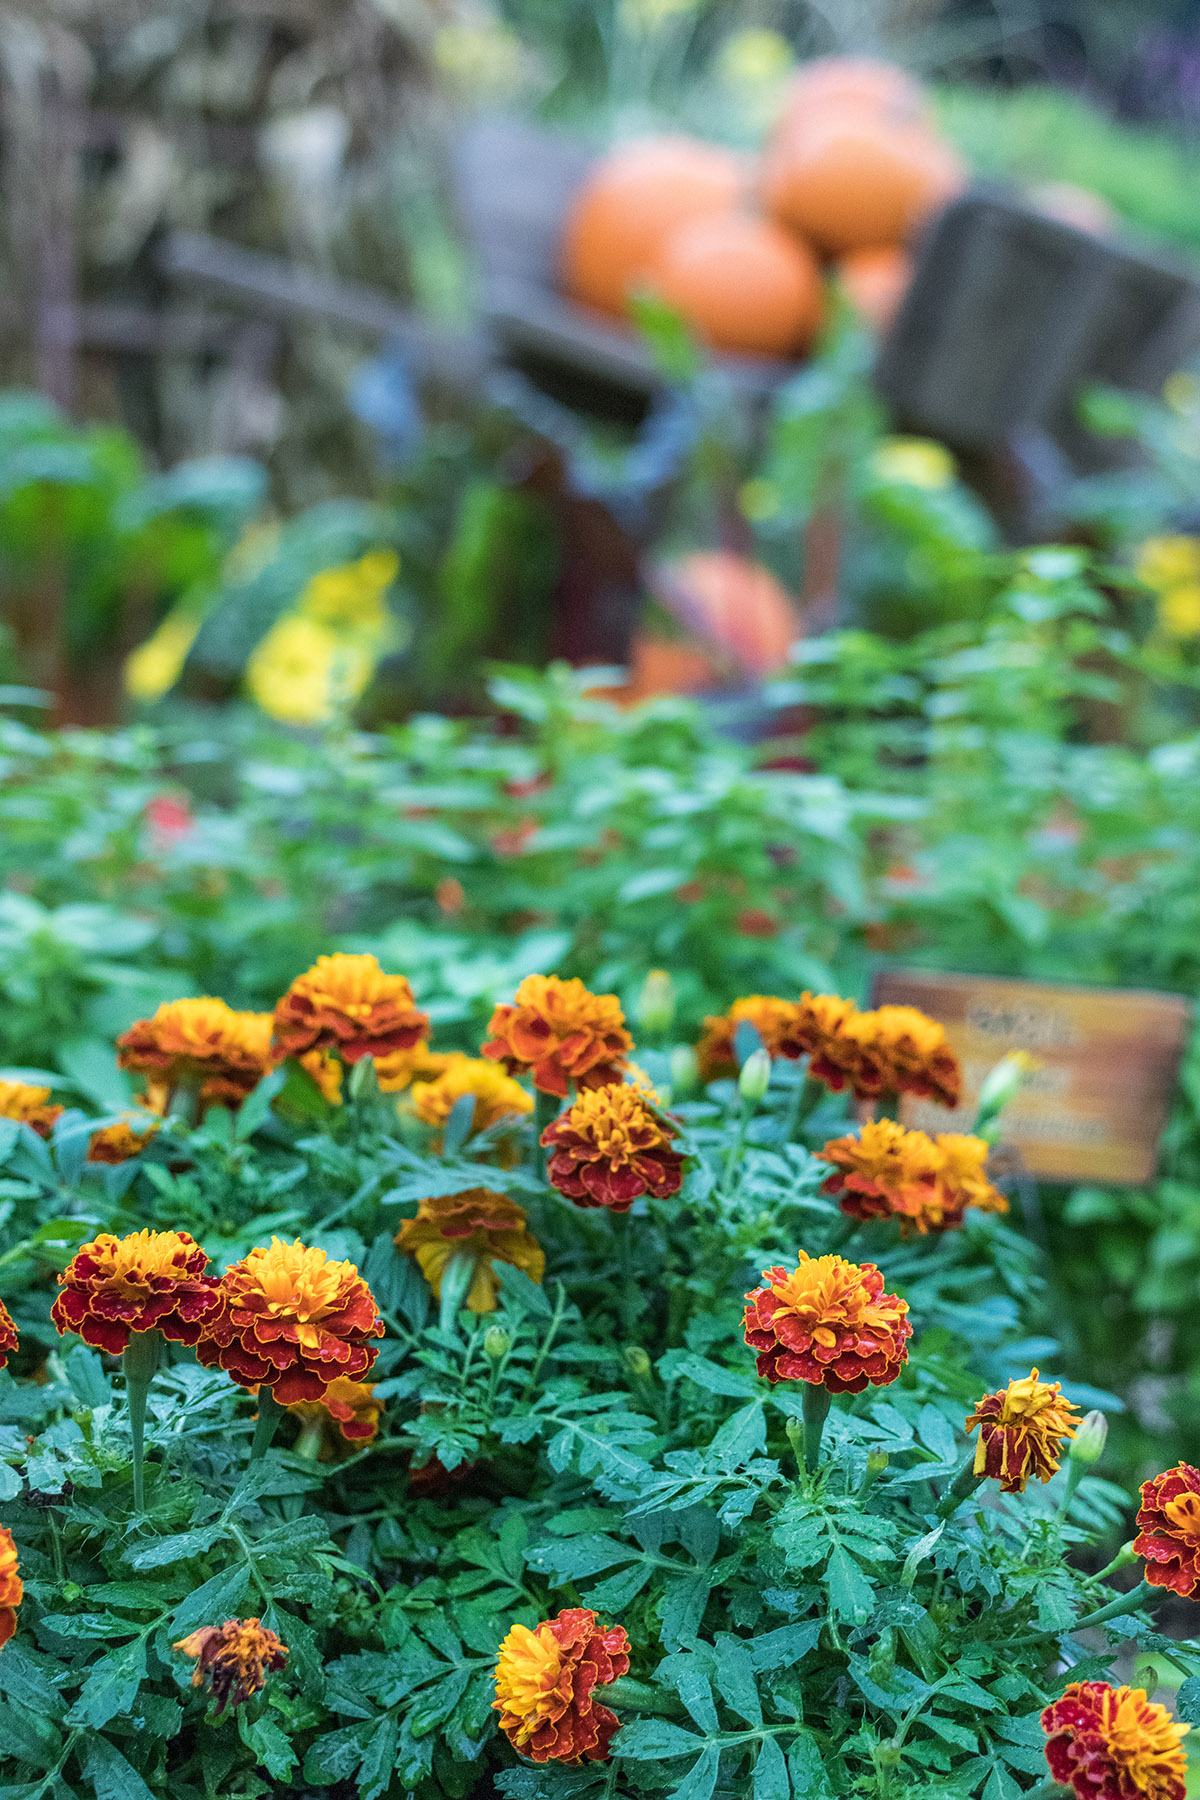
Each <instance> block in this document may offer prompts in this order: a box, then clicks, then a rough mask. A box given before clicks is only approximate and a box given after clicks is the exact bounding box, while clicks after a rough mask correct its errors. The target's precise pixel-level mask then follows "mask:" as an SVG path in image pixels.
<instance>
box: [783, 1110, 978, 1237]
mask: <svg viewBox="0 0 1200 1800" xmlns="http://www.w3.org/2000/svg"><path fill="white" fill-rule="evenodd" d="M817 1155H818V1156H819V1157H820V1158H821V1160H822V1161H823V1162H827V1163H832V1164H833V1167H834V1173H833V1174H832V1175H830V1176H829V1178H828V1180H827V1181H826V1182H825V1184H824V1187H823V1189H822V1191H823V1192H824V1193H826V1194H835V1195H837V1197H838V1200H839V1204H840V1205H841V1209H842V1211H843V1212H844V1213H846V1214H847V1216H848V1217H850V1218H853V1219H891V1218H894V1219H898V1220H899V1222H900V1230H901V1233H902V1234H903V1235H904V1236H908V1235H909V1233H910V1232H913V1231H916V1232H918V1233H920V1235H921V1236H924V1235H925V1234H926V1233H927V1232H931V1231H951V1230H954V1229H955V1228H957V1227H958V1226H961V1224H962V1222H963V1215H964V1213H965V1212H966V1209H967V1207H968V1206H974V1207H975V1208H977V1209H978V1210H979V1211H981V1212H1007V1210H1008V1201H1007V1200H1006V1199H1005V1198H1004V1196H1003V1194H1000V1193H998V1192H997V1191H996V1189H995V1188H994V1187H993V1186H992V1184H991V1182H990V1181H989V1180H988V1178H987V1175H986V1173H985V1170H984V1165H985V1163H986V1162H987V1156H988V1146H987V1144H986V1143H985V1142H984V1140H983V1139H982V1138H977V1137H968V1136H959V1135H957V1134H945V1135H943V1136H940V1137H939V1138H938V1139H937V1140H936V1142H935V1141H934V1140H933V1139H932V1138H929V1137H927V1136H926V1135H925V1133H924V1132H923V1131H908V1130H906V1129H905V1127H904V1126H903V1125H898V1124H896V1122H895V1121H894V1120H892V1119H874V1120H871V1121H870V1122H869V1123H868V1124H866V1125H864V1126H863V1128H862V1132H861V1135H859V1136H858V1137H841V1138H834V1139H832V1140H831V1142H829V1143H827V1144H826V1145H825V1146H824V1147H823V1148H822V1149H820V1150H818V1151H817Z"/></svg>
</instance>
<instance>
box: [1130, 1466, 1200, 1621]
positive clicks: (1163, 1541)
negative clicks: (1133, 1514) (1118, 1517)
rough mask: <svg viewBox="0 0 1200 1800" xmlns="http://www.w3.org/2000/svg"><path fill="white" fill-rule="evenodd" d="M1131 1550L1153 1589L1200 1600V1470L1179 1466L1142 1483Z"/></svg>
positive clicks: (1186, 1598)
mask: <svg viewBox="0 0 1200 1800" xmlns="http://www.w3.org/2000/svg"><path fill="white" fill-rule="evenodd" d="M1137 1526H1138V1535H1137V1537H1136V1538H1135V1539H1134V1540H1133V1547H1134V1549H1135V1550H1136V1551H1137V1553H1138V1555H1139V1556H1144V1557H1145V1559H1146V1580H1147V1581H1148V1582H1149V1583H1150V1585H1151V1587H1163V1588H1170V1589H1171V1590H1172V1592H1173V1593H1176V1594H1179V1595H1181V1596H1182V1598H1183V1599H1185V1600H1200V1469H1193V1467H1192V1465H1191V1464H1190V1463H1176V1465H1175V1467H1174V1468H1173V1469H1168V1470H1167V1471H1166V1473H1165V1474H1164V1475H1155V1476H1154V1477H1153V1478H1152V1479H1151V1480H1150V1481H1143V1483H1142V1488H1141V1503H1140V1505H1139V1506H1138V1515H1137Z"/></svg>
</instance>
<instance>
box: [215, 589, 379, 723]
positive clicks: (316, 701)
mask: <svg viewBox="0 0 1200 1800" xmlns="http://www.w3.org/2000/svg"><path fill="white" fill-rule="evenodd" d="M374 666H375V658H374V657H373V656H372V655H371V653H370V651H369V650H368V649H367V647H366V646H365V645H363V644H358V643H353V642H347V641H344V640H342V639H340V638H339V637H338V636H337V635H336V634H335V633H334V632H332V631H331V630H330V629H329V627H328V626H326V625H321V624H318V622H317V621H316V620H315V619H308V618H304V617H303V616H302V615H301V614H300V613H285V614H284V616H283V618H281V619H277V620H276V621H275V623H274V625H272V627H271V629H270V631H268V632H267V634H266V636H265V637H264V638H263V639H262V640H261V641H260V642H259V643H258V644H257V645H256V646H255V648H254V650H253V652H252V653H251V656H250V660H249V661H248V662H247V664H246V687H247V691H248V692H249V694H250V697H251V699H252V700H253V701H254V702H255V703H256V705H258V706H261V708H262V710H263V711H264V712H265V713H267V714H269V716H270V717H271V718H272V719H279V720H280V721H281V722H282V723H283V724H285V725H324V724H327V723H328V721H329V720H330V719H332V718H334V717H335V716H336V715H337V713H338V712H339V711H340V710H341V709H342V708H344V707H346V706H349V705H351V704H352V703H353V702H354V701H355V700H357V699H358V698H359V696H360V695H361V694H362V693H364V692H365V690H366V686H367V683H368V682H369V681H370V679H371V674H372V671H373V669H374Z"/></svg>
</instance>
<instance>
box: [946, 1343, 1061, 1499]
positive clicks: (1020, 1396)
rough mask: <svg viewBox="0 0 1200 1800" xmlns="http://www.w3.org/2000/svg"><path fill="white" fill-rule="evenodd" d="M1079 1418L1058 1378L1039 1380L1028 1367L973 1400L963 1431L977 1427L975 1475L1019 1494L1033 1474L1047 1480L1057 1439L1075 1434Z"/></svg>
mask: <svg viewBox="0 0 1200 1800" xmlns="http://www.w3.org/2000/svg"><path fill="white" fill-rule="evenodd" d="M1079 1419H1080V1415H1079V1413H1078V1411H1077V1410H1076V1408H1075V1407H1074V1406H1072V1404H1071V1402H1070V1401H1069V1400H1064V1399H1063V1393H1062V1388H1061V1387H1060V1386H1059V1384H1058V1382H1057V1381H1056V1382H1054V1383H1053V1385H1051V1384H1050V1383H1049V1382H1046V1381H1039V1380H1038V1372H1037V1370H1036V1369H1031V1370H1030V1372H1029V1374H1028V1375H1023V1376H1022V1377H1021V1378H1020V1379H1019V1380H1017V1381H1010V1382H1009V1384H1008V1386H1007V1387H1006V1388H1001V1389H999V1391H998V1392H997V1393H994V1394H985V1395H984V1396H983V1398H982V1400H977V1401H976V1403H975V1411H974V1412H973V1413H971V1414H970V1416H969V1417H968V1418H967V1421H966V1429H967V1432H968V1433H970V1432H972V1431H974V1429H975V1427H976V1426H977V1425H978V1427H979V1441H978V1443H977V1444H976V1446H975V1464H974V1469H975V1474H976V1475H978V1476H979V1477H980V1478H981V1479H984V1480H992V1481H998V1482H999V1483H1000V1488H1001V1492H1002V1493H1005V1494H1023V1493H1024V1492H1025V1486H1026V1483H1027V1482H1028V1481H1029V1480H1030V1478H1031V1477H1032V1476H1035V1475H1036V1476H1037V1479H1038V1480H1039V1481H1049V1480H1050V1478H1051V1476H1053V1475H1055V1474H1057V1472H1058V1468H1059V1453H1060V1451H1061V1450H1062V1446H1063V1440H1064V1439H1065V1438H1073V1437H1074V1436H1075V1432H1076V1428H1077V1427H1078V1425H1079Z"/></svg>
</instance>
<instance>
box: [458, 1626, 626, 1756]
mask: <svg viewBox="0 0 1200 1800" xmlns="http://www.w3.org/2000/svg"><path fill="white" fill-rule="evenodd" d="M628 1671H629V1639H628V1638H627V1637H626V1635H625V1632H624V1631H623V1630H622V1628H621V1626H619V1625H613V1626H611V1627H610V1628H609V1630H607V1631H598V1630H597V1629H596V1615H595V1613H594V1612H588V1610H587V1608H586V1607H582V1606H573V1607H568V1608H567V1609H566V1611H565V1612H560V1613H559V1615H558V1617H557V1618H554V1619H544V1620H543V1621H542V1623H541V1624H540V1625H539V1626H538V1627H537V1629H536V1630H535V1631H530V1629H529V1627H528V1626H527V1625H514V1626H513V1628H512V1630H511V1631H510V1632H509V1634H508V1636H507V1637H506V1638H505V1639H504V1641H503V1643H502V1644H501V1645H500V1655H499V1658H498V1659H497V1662H496V1698H495V1699H494V1700H493V1702H492V1705H493V1707H494V1708H495V1710H496V1711H497V1712H498V1713H499V1714H500V1729H501V1731H502V1732H503V1733H504V1735H505V1737H506V1738H507V1739H508V1741H509V1743H510V1744H511V1745H512V1746H513V1748H514V1750H520V1751H522V1752H523V1753H524V1754H525V1755H526V1756H528V1757H529V1758H530V1759H531V1761H533V1762H535V1763H544V1762H568V1763H575V1762H582V1760H583V1759H584V1757H586V1758H587V1759H588V1761H589V1762H604V1761H606V1760H607V1758H608V1754H609V1748H608V1747H609V1742H610V1740H611V1738H612V1735H613V1733H614V1732H615V1731H616V1730H617V1728H618V1726H619V1725H620V1720H619V1719H618V1718H617V1717H616V1715H615V1714H614V1713H611V1712H610V1711H609V1709H608V1707H607V1706H601V1705H600V1704H599V1703H598V1702H597V1701H596V1700H595V1699H594V1697H593V1696H594V1691H595V1689H596V1688H598V1687H606V1686H607V1685H608V1683H609V1682H610V1681H615V1680H616V1679H617V1677H618V1676H619V1675H625V1674H627V1673H628Z"/></svg>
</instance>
